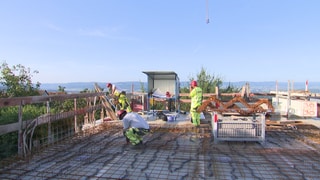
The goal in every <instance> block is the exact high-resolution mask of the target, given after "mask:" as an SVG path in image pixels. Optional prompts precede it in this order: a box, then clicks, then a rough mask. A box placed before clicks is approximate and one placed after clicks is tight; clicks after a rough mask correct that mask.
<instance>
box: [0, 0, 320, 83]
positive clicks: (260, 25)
mask: <svg viewBox="0 0 320 180" xmlns="http://www.w3.org/2000/svg"><path fill="white" fill-rule="evenodd" d="M206 4H207V3H206V0H91V1H89V0H86V1H85V0H67V1H66V0H45V1H42V0H27V1H26V0H1V1H0V23H1V26H0V27H1V28H0V62H1V63H2V62H4V61H5V62H7V63H8V64H9V65H10V66H12V65H16V64H23V65H24V66H26V67H30V68H31V69H32V70H38V71H39V73H38V74H35V75H34V77H33V80H34V81H39V82H40V83H66V82H124V81H144V82H146V81H147V76H146V75H145V74H144V73H142V71H153V70H159V71H175V72H176V73H177V74H178V76H179V78H180V80H181V81H185V80H189V79H190V78H191V77H195V76H196V74H197V73H199V72H200V70H201V68H202V67H203V68H205V69H206V71H207V72H208V73H209V74H211V75H214V76H216V77H220V78H222V79H223V81H225V82H233V81H279V82H281V81H283V82H286V81H288V80H291V81H295V82H298V81H299V82H304V81H305V80H309V82H312V81H316V82H319V81H320V73H319V71H320V0H208V6H207V5H206ZM207 18H209V20H210V23H206V19H207Z"/></svg>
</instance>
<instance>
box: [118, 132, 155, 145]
mask: <svg viewBox="0 0 320 180" xmlns="http://www.w3.org/2000/svg"><path fill="white" fill-rule="evenodd" d="M149 132H150V130H149V129H143V128H129V129H127V130H126V131H125V132H124V136H125V137H126V138H127V140H129V142H130V143H131V144H132V145H137V144H142V140H143V136H144V135H146V134H148V133H149Z"/></svg>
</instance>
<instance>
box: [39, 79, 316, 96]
mask: <svg viewBox="0 0 320 180" xmlns="http://www.w3.org/2000/svg"><path fill="white" fill-rule="evenodd" d="M96 83H97V84H98V86H100V88H101V89H102V90H105V89H106V84H107V82H70V83H43V84H41V86H40V89H42V90H46V91H48V92H55V91H58V89H59V86H60V87H63V88H64V90H65V91H66V92H70V93H77V92H80V91H83V90H85V89H87V90H90V91H94V89H95V88H94V87H95V84H96ZM247 83H248V84H249V87H250V91H251V92H252V93H269V92H270V91H275V90H277V86H278V91H287V90H288V88H290V89H291V90H297V91H305V90H306V82H291V83H290V84H289V83H288V82H276V81H274V82H273V81H266V82H248V81H238V82H225V83H223V85H222V87H221V88H226V87H228V86H232V87H234V88H239V89H241V88H242V87H243V86H244V85H246V84H247ZM113 84H115V85H116V86H117V87H119V88H121V89H123V90H126V91H127V92H132V91H134V92H142V90H143V89H144V90H146V89H147V82H139V81H129V82H114V83H113ZM180 87H189V82H188V81H183V82H180ZM308 90H309V92H311V93H320V82H308Z"/></svg>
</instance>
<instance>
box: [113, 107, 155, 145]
mask: <svg viewBox="0 0 320 180" xmlns="http://www.w3.org/2000/svg"><path fill="white" fill-rule="evenodd" d="M117 116H118V118H119V119H120V120H122V121H123V135H124V136H125V137H126V140H127V144H128V143H131V144H132V145H134V146H135V145H142V144H143V136H144V135H146V134H147V133H149V132H150V127H149V124H148V123H147V121H146V120H145V119H143V117H142V116H140V115H139V114H138V113H135V112H127V111H125V110H119V111H118V112H117Z"/></svg>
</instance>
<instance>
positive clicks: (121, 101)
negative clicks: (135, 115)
mask: <svg viewBox="0 0 320 180" xmlns="http://www.w3.org/2000/svg"><path fill="white" fill-rule="evenodd" d="M107 88H108V89H109V94H110V95H112V96H113V97H114V98H116V99H115V101H116V105H117V107H119V110H126V111H127V112H131V111H132V109H131V106H130V103H129V100H128V98H127V95H126V92H125V91H123V90H120V89H119V88H118V87H116V86H115V85H114V84H111V83H108V84H107Z"/></svg>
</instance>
